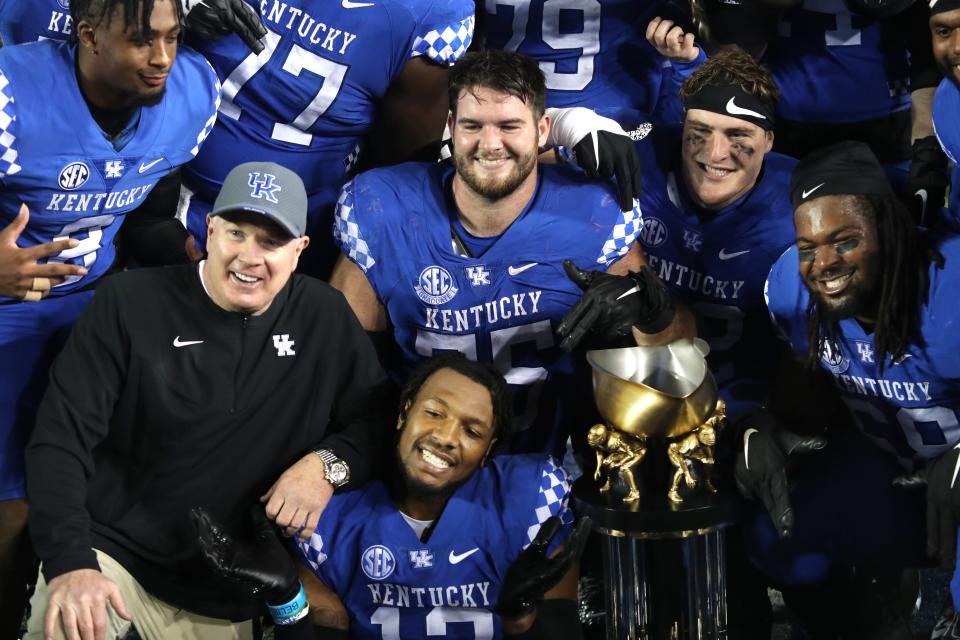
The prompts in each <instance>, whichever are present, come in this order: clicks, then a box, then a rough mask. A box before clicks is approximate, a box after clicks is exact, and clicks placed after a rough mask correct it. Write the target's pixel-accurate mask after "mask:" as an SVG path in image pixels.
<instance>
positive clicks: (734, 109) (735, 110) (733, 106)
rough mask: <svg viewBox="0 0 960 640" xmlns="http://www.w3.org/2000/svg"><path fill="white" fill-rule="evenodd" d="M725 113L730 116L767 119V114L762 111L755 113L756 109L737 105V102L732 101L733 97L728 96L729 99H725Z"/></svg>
mask: <svg viewBox="0 0 960 640" xmlns="http://www.w3.org/2000/svg"><path fill="white" fill-rule="evenodd" d="M727 113H729V114H730V115H732V116H753V117H754V118H760V119H761V120H766V119H767V116H765V115H763V114H762V113H757V112H756V111H752V110H750V109H744V108H743V107H739V106H737V103H736V102H734V98H730V100H728V101H727Z"/></svg>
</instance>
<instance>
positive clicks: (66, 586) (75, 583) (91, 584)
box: [43, 569, 133, 640]
mask: <svg viewBox="0 0 960 640" xmlns="http://www.w3.org/2000/svg"><path fill="white" fill-rule="evenodd" d="M47 591H48V593H49V600H48V604H47V613H46V615H45V616H44V617H43V634H44V636H45V637H47V638H55V637H57V636H58V635H59V634H58V633H57V631H58V627H59V625H58V620H59V622H60V623H61V624H62V625H63V634H64V636H66V637H67V638H68V639H69V640H75V639H77V638H79V639H80V640H104V638H105V637H106V632H107V603H109V604H110V606H111V607H113V610H114V611H116V612H117V615H119V616H120V617H121V618H123V619H124V620H128V621H129V620H132V619H133V618H132V617H131V616H130V613H129V612H127V607H126V605H125V604H124V602H123V596H121V595H120V588H119V587H118V586H117V584H116V583H115V582H114V581H113V580H111V579H110V578H108V577H106V576H105V575H103V574H102V573H100V572H99V571H97V570H96V569H76V570H74V571H68V572H66V573H62V574H60V575H59V576H57V577H56V578H54V579H53V580H51V581H50V582H49V583H48V584H47Z"/></svg>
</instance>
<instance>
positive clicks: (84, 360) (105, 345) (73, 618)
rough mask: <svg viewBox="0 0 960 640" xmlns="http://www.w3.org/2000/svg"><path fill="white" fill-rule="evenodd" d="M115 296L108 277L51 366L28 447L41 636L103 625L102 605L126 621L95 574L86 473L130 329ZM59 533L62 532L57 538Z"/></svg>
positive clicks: (111, 586) (116, 387) (119, 602)
mask: <svg viewBox="0 0 960 640" xmlns="http://www.w3.org/2000/svg"><path fill="white" fill-rule="evenodd" d="M123 325H124V322H123V320H122V317H121V294H120V292H118V290H117V289H116V288H115V287H114V286H113V285H112V283H111V281H110V280H108V281H106V282H104V283H103V284H102V286H100V287H99V288H98V289H97V292H96V295H94V297H93V300H92V301H91V302H90V304H89V305H88V306H87V308H86V309H85V310H84V312H83V314H81V316H80V318H79V319H78V321H77V323H76V324H75V325H74V327H73V330H72V332H71V334H70V337H69V339H68V340H67V343H66V345H65V346H64V348H63V350H62V351H61V352H60V354H59V355H58V356H57V358H56V360H55V361H54V363H53V366H52V367H51V370H50V384H49V386H48V388H47V392H46V394H45V395H44V398H43V402H42V403H41V405H40V408H39V411H38V413H37V419H36V424H35V425H34V429H33V433H32V434H31V437H30V442H29V443H28V445H27V448H26V451H25V454H24V458H25V462H26V472H27V487H28V490H29V493H30V513H29V527H30V538H31V540H32V542H33V545H34V548H35V549H36V552H37V555H38V556H39V557H40V559H41V560H42V563H43V565H42V566H43V575H44V578H46V580H47V585H48V587H49V589H48V591H49V599H48V606H47V610H46V615H45V616H44V628H45V630H46V633H47V637H53V634H54V630H55V629H56V628H58V627H60V626H61V625H62V626H63V628H64V632H65V633H66V635H67V637H69V638H75V637H80V633H81V631H82V630H83V629H84V628H89V627H90V625H93V626H94V627H98V626H102V625H104V624H105V623H106V616H107V612H106V608H105V607H106V603H107V602H110V604H111V606H112V607H113V609H114V611H116V612H117V613H118V614H119V615H120V616H121V617H123V618H125V619H127V620H129V619H130V615H129V613H128V612H127V610H126V608H125V606H124V602H123V597H122V596H121V593H120V589H119V588H118V587H117V585H116V584H115V583H114V582H113V581H111V580H110V579H109V578H107V577H106V576H104V575H103V574H102V573H101V572H100V570H99V569H100V566H99V564H98V563H97V557H96V554H95V552H94V551H93V541H92V538H91V533H90V514H89V513H88V512H87V509H86V499H87V492H86V488H87V479H88V478H89V477H91V476H92V475H93V474H94V472H95V470H96V465H95V462H94V453H93V452H94V449H95V448H96V447H97V445H98V444H99V443H100V442H102V441H103V440H104V438H106V437H107V434H108V432H109V430H110V425H111V423H110V416H111V415H112V414H113V409H114V406H115V403H116V401H117V398H118V397H119V394H120V389H121V387H122V385H123V381H124V380H125V378H126V371H127V367H126V363H127V360H128V353H127V345H128V344H129V335H128V334H127V333H126V331H125V329H124V326H123ZM61 536H65V537H61Z"/></svg>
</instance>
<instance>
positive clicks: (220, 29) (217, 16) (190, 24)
mask: <svg viewBox="0 0 960 640" xmlns="http://www.w3.org/2000/svg"><path fill="white" fill-rule="evenodd" d="M186 8H187V19H186V25H185V26H186V29H187V31H188V32H189V33H191V34H193V35H195V36H197V37H199V38H201V39H203V40H216V39H218V38H220V37H222V36H225V35H229V34H231V33H235V34H237V35H238V36H240V39H241V40H243V42H244V44H246V45H247V46H248V47H250V49H251V50H252V51H253V52H254V53H260V52H261V51H263V44H262V43H261V42H260V38H262V37H263V36H265V35H267V29H266V27H264V26H263V23H262V22H261V21H260V16H259V15H258V14H257V12H256V10H255V9H254V8H253V7H251V6H250V5H248V4H247V3H246V2H244V1H243V0H187V3H186Z"/></svg>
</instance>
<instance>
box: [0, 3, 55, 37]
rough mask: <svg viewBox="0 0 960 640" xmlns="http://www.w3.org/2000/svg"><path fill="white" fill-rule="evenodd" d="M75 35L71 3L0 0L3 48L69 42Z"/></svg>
mask: <svg viewBox="0 0 960 640" xmlns="http://www.w3.org/2000/svg"><path fill="white" fill-rule="evenodd" d="M72 33H73V18H71V17H70V0H29V2H25V1H24V0H0V38H2V39H3V44H4V46H8V45H11V44H21V43H24V42H36V41H37V40H66V39H67V38H69V37H70V34H72Z"/></svg>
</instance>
